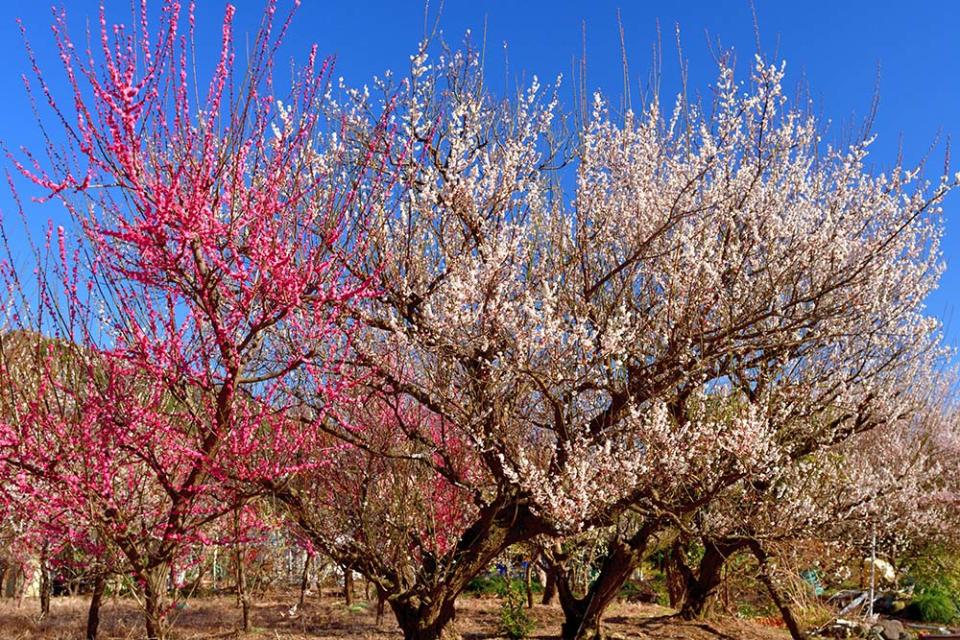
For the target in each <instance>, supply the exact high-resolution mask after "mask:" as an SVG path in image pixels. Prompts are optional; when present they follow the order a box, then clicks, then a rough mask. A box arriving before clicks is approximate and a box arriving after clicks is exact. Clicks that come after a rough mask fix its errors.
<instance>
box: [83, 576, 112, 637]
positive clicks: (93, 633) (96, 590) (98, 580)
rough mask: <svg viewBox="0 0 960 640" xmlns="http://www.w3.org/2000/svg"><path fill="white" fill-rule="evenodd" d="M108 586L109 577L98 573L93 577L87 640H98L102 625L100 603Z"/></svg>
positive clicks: (88, 611)
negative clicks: (99, 629)
mask: <svg viewBox="0 0 960 640" xmlns="http://www.w3.org/2000/svg"><path fill="white" fill-rule="evenodd" d="M106 587H107V577H106V576H105V575H104V574H102V573H98V574H97V575H96V577H94V579H93V595H92V596H90V608H89V609H88V610H87V640H97V629H98V628H99V627H100V604H101V603H102V601H103V592H104V590H105V589H106Z"/></svg>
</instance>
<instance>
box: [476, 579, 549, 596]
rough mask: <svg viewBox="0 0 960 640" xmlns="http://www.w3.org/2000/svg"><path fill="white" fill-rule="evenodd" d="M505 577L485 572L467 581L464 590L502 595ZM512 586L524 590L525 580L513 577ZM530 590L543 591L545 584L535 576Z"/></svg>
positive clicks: (479, 593)
mask: <svg viewBox="0 0 960 640" xmlns="http://www.w3.org/2000/svg"><path fill="white" fill-rule="evenodd" d="M504 580H505V578H502V577H501V576H498V575H496V574H484V575H480V576H477V577H476V578H474V579H473V580H471V581H470V582H468V583H467V586H466V587H465V588H464V592H466V593H472V594H474V595H477V596H498V597H499V596H501V595H503V589H504V587H503V585H504ZM510 583H511V585H512V588H514V589H520V591H523V590H524V585H523V580H521V579H520V578H513V579H512V580H511V581H510ZM530 590H531V591H533V592H534V593H543V585H542V584H540V581H539V580H538V579H537V578H536V577H534V579H533V580H532V581H531V584H530Z"/></svg>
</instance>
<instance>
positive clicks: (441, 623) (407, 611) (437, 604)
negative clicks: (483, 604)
mask: <svg viewBox="0 0 960 640" xmlns="http://www.w3.org/2000/svg"><path fill="white" fill-rule="evenodd" d="M454 600H455V598H450V597H449V596H448V597H446V598H444V599H442V600H439V601H427V600H420V602H419V606H417V604H415V603H413V602H411V601H410V600H407V599H405V598H404V599H398V598H390V599H389V600H388V602H389V603H390V608H391V609H393V614H394V615H395V616H396V618H397V624H398V625H400V629H401V630H402V631H403V639H404V640H458V639H459V637H460V634H458V633H457V632H456V630H455V629H454V628H453V625H452V623H453V621H454V618H455V617H456V610H455V608H454Z"/></svg>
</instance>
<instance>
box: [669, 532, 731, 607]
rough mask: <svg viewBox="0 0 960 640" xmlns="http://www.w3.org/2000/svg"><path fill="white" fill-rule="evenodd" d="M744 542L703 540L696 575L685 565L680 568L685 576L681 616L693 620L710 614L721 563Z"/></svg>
mask: <svg viewBox="0 0 960 640" xmlns="http://www.w3.org/2000/svg"><path fill="white" fill-rule="evenodd" d="M744 544H745V543H744V542H741V541H715V540H711V539H705V540H704V541H703V546H704V550H703V557H702V558H701V559H700V565H699V567H698V572H697V575H696V576H694V575H693V572H692V571H690V570H689V568H687V567H686V565H684V567H683V569H681V572H682V574H683V575H684V577H685V578H686V585H685V587H686V588H685V598H684V601H683V605H682V606H681V607H680V617H681V618H683V619H685V620H694V619H697V618H703V617H706V616H708V615H709V614H710V608H711V605H712V603H713V596H714V594H715V593H716V591H717V589H718V588H719V587H720V583H721V581H722V579H723V565H724V564H725V563H726V561H727V558H729V557H730V555H731V554H733V553H735V552H736V551H737V550H739V549H740V548H741V547H743V546H744Z"/></svg>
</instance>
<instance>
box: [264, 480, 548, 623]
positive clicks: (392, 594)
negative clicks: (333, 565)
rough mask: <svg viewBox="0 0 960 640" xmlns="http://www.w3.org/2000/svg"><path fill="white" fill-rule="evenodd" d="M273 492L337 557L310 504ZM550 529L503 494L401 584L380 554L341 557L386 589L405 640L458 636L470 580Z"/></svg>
mask: <svg viewBox="0 0 960 640" xmlns="http://www.w3.org/2000/svg"><path fill="white" fill-rule="evenodd" d="M274 491H275V493H274V495H275V496H276V497H277V498H279V499H280V500H282V501H283V502H284V504H285V505H286V506H287V508H288V509H289V510H290V512H291V516H292V517H293V518H294V519H295V520H296V522H297V523H298V524H299V525H300V526H301V527H302V528H303V530H304V531H305V532H307V533H308V534H309V535H310V537H311V539H312V541H313V542H314V543H315V544H316V545H317V546H318V547H319V548H321V549H323V550H325V551H327V552H328V553H331V555H335V554H336V553H337V551H336V549H332V548H331V547H330V546H329V544H328V540H327V538H326V537H325V536H324V535H322V534H314V533H313V530H314V527H315V524H314V522H313V517H314V513H313V510H312V509H311V508H310V506H309V505H308V504H306V503H305V502H304V501H303V500H302V499H301V497H300V496H299V495H298V494H296V493H294V492H290V491H288V490H286V489H285V488H275V489H274ZM546 532H547V529H545V527H544V524H543V523H542V521H541V520H540V519H539V518H537V517H535V516H534V515H533V514H532V513H531V512H530V509H529V505H528V504H527V502H526V500H525V499H524V498H523V497H518V496H516V495H503V496H500V497H498V498H497V500H496V501H495V502H493V503H490V504H488V505H486V506H484V507H483V508H482V509H480V512H479V513H478V514H477V517H476V518H475V520H474V521H473V523H472V524H471V525H470V526H469V527H467V528H466V530H465V531H464V532H463V533H462V534H461V535H460V536H459V538H458V539H457V541H456V544H455V545H454V547H453V548H452V549H450V550H448V551H447V552H446V553H445V554H444V555H443V556H441V557H433V556H431V555H430V554H424V557H423V558H422V560H421V566H420V567H418V570H417V572H416V574H415V578H414V580H413V582H412V583H405V584H398V576H397V574H396V572H395V570H394V569H395V568H394V567H392V566H388V565H384V563H383V558H381V557H380V556H379V555H378V554H376V553H374V554H369V555H367V554H364V555H356V556H351V557H348V558H345V557H341V558H339V559H338V561H339V562H341V563H342V564H344V565H349V566H350V567H351V568H352V569H354V570H356V571H358V572H360V573H361V574H363V575H364V576H366V577H368V578H370V579H371V580H373V581H374V582H375V583H378V584H380V585H381V586H382V587H383V588H384V589H385V591H386V594H387V602H388V603H389V604H390V608H391V609H392V610H393V612H394V614H395V616H396V618H397V623H398V625H399V626H400V628H401V629H402V630H403V633H404V637H405V638H407V639H410V640H413V639H416V640H433V639H438V638H443V639H444V640H447V639H449V638H455V637H457V634H456V633H455V632H453V631H452V630H451V629H450V628H449V624H450V623H451V622H452V621H453V619H454V615H455V611H454V606H453V603H454V601H455V600H456V598H457V596H458V595H459V594H460V593H461V592H462V591H463V589H464V588H465V587H466V586H467V584H468V583H469V582H470V580H472V579H473V578H474V577H476V576H477V574H479V573H480V572H481V571H483V570H484V569H485V568H486V567H488V566H489V565H490V563H491V562H492V561H493V559H494V558H496V557H497V555H498V554H500V553H501V552H502V551H503V550H504V549H506V548H507V547H509V546H510V545H512V544H516V543H518V542H524V541H526V540H530V539H532V538H533V537H535V536H537V535H540V534H542V533H546Z"/></svg>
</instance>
